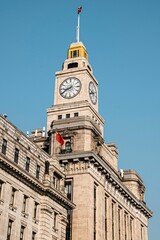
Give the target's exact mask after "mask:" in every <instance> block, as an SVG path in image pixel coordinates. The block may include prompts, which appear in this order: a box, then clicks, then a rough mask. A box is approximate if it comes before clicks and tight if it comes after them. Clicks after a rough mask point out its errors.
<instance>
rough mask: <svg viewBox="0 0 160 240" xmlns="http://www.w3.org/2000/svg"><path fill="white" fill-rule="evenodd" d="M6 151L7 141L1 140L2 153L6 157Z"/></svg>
mask: <svg viewBox="0 0 160 240" xmlns="http://www.w3.org/2000/svg"><path fill="white" fill-rule="evenodd" d="M6 150H7V140H6V139H3V142H2V153H3V154H4V155H6Z"/></svg>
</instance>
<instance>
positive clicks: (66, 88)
mask: <svg viewBox="0 0 160 240" xmlns="http://www.w3.org/2000/svg"><path fill="white" fill-rule="evenodd" d="M71 88H72V85H71V86H69V87H68V88H66V89H64V91H63V92H62V94H63V93H65V92H66V91H67V90H70V89H71Z"/></svg>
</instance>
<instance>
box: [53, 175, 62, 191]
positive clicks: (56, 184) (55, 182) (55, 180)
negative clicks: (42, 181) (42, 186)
mask: <svg viewBox="0 0 160 240" xmlns="http://www.w3.org/2000/svg"><path fill="white" fill-rule="evenodd" d="M60 179H61V177H60V176H59V175H58V174H57V173H56V172H54V173H53V186H54V187H55V188H56V189H58V190H59V189H60Z"/></svg>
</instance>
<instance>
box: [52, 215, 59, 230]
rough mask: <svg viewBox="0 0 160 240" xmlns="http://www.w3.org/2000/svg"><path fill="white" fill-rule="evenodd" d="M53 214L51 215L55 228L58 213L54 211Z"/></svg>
mask: <svg viewBox="0 0 160 240" xmlns="http://www.w3.org/2000/svg"><path fill="white" fill-rule="evenodd" d="M53 214H54V215H53V227H54V229H56V228H57V216H58V214H57V213H56V212H54V213H53Z"/></svg>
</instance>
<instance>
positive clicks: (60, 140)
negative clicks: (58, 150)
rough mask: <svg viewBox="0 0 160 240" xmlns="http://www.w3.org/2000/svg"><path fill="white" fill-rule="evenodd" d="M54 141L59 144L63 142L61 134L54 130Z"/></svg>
mask: <svg viewBox="0 0 160 240" xmlns="http://www.w3.org/2000/svg"><path fill="white" fill-rule="evenodd" d="M56 141H57V142H59V143H60V144H61V145H63V144H64V139H63V137H62V135H61V134H60V133H58V132H56Z"/></svg>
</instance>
